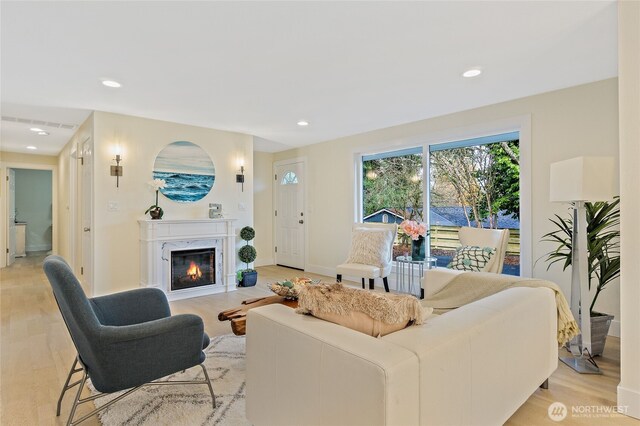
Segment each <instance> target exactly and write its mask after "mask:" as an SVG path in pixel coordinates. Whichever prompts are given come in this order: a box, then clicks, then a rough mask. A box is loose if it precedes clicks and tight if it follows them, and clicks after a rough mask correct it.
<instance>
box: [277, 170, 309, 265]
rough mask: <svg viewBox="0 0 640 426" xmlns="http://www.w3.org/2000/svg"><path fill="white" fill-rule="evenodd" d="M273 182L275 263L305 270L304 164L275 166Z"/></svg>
mask: <svg viewBox="0 0 640 426" xmlns="http://www.w3.org/2000/svg"><path fill="white" fill-rule="evenodd" d="M275 181H276V187H275V198H276V201H275V208H276V209H275V212H274V213H275V260H276V264H277V265H280V266H287V267H290V268H295V269H301V270H304V266H305V239H306V223H305V222H306V217H305V214H306V213H305V208H304V205H305V204H304V196H305V163H304V161H303V160H299V161H296V160H293V161H291V162H287V163H276V164H275Z"/></svg>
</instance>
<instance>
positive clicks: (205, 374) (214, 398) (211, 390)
mask: <svg viewBox="0 0 640 426" xmlns="http://www.w3.org/2000/svg"><path fill="white" fill-rule="evenodd" d="M200 367H202V372H203V373H204V378H205V380H206V381H207V385H209V392H210V393H211V401H213V408H216V396H215V395H214V394H213V386H211V380H209V373H207V369H206V368H205V366H204V364H200Z"/></svg>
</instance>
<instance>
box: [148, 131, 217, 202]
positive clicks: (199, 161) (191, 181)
mask: <svg viewBox="0 0 640 426" xmlns="http://www.w3.org/2000/svg"><path fill="white" fill-rule="evenodd" d="M153 177H154V179H164V180H165V181H166V183H167V185H166V187H164V188H162V189H161V190H160V192H162V195H164V196H165V197H167V198H168V199H170V200H172V201H177V202H179V203H192V202H194V201H198V200H201V199H202V198H204V197H205V196H206V195H207V194H208V193H209V191H211V188H212V187H213V184H214V183H215V179H216V169H215V167H214V166H213V162H212V161H211V158H210V157H209V155H208V154H207V153H206V151H205V150H204V149H202V148H201V147H199V146H198V145H196V144H194V143H192V142H187V141H178V142H173V143H171V144H169V145H167V146H166V147H164V148H163V149H162V151H160V153H158V156H157V157H156V161H155V163H154V165H153Z"/></svg>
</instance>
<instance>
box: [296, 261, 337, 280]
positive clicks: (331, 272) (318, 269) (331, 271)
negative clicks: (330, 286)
mask: <svg viewBox="0 0 640 426" xmlns="http://www.w3.org/2000/svg"><path fill="white" fill-rule="evenodd" d="M304 270H305V271H307V272H312V273H314V274H318V275H326V276H327V277H334V278H335V276H336V268H327V267H326V266H320V265H312V264H307V266H306V267H305V268H304Z"/></svg>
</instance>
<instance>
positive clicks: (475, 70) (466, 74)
mask: <svg viewBox="0 0 640 426" xmlns="http://www.w3.org/2000/svg"><path fill="white" fill-rule="evenodd" d="M480 74H482V70H481V69H479V68H471V69H470V70H466V71H465V72H463V73H462V76H463V77H466V78H471V77H477V76H479V75H480Z"/></svg>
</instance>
